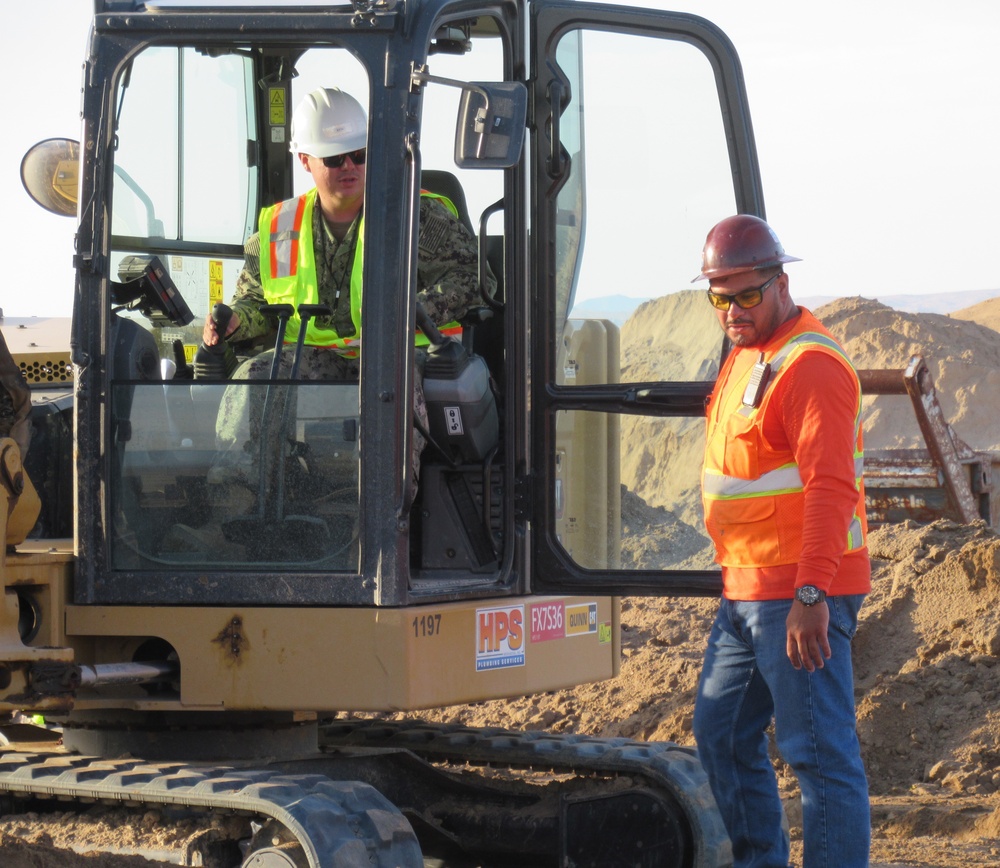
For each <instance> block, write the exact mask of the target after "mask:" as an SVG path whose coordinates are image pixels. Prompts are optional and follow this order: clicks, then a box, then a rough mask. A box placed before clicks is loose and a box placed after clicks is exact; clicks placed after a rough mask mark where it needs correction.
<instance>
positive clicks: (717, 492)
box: [703, 464, 802, 500]
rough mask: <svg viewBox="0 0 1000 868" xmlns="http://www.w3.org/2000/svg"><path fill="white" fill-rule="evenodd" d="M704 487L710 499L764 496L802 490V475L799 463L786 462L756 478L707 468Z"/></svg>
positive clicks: (706, 495)
mask: <svg viewBox="0 0 1000 868" xmlns="http://www.w3.org/2000/svg"><path fill="white" fill-rule="evenodd" d="M703 488H704V492H705V497H707V498H708V499H710V500H735V499H737V498H741V497H764V496H767V495H775V494H786V493H790V492H793V491H802V477H801V476H800V475H799V468H798V465H797V464H786V465H785V466H784V467H779V468H778V469H777V470H771V471H769V472H767V473H765V474H763V475H762V476H759V477H757V478H756V479H739V478H738V477H736V476H725V475H723V474H721V473H717V472H716V471H714V470H708V469H706V470H705V481H704V486H703Z"/></svg>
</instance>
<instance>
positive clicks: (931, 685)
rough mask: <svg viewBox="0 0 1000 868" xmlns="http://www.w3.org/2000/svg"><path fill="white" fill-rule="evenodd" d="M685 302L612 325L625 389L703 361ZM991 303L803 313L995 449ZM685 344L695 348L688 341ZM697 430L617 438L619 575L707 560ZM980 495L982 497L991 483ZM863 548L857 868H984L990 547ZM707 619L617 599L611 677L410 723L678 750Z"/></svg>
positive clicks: (995, 705) (63, 831)
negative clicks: (652, 565)
mask: <svg viewBox="0 0 1000 868" xmlns="http://www.w3.org/2000/svg"><path fill="white" fill-rule="evenodd" d="M694 299H695V296H693V295H690V296H686V295H684V294H677V295H676V296H670V297H667V298H664V299H659V300H657V302H656V304H655V305H653V304H651V305H644V306H643V308H642V309H641V311H640V313H641V316H638V317H633V321H630V324H626V327H625V328H624V329H623V350H624V361H625V368H626V370H630V371H631V378H632V379H634V380H641V379H647V378H648V379H684V378H685V373H684V372H682V371H681V370H680V369H676V370H671V369H669V365H671V364H673V360H675V359H676V360H688V363H689V360H690V359H692V358H708V357H709V356H710V354H711V353H712V352H713V350H712V347H713V346H714V343H713V342H714V341H715V340H716V337H715V335H714V333H712V334H710V333H709V332H708V331H707V330H706V329H702V328H690V327H687V326H686V325H685V327H680V326H679V325H678V323H679V322H680V323H685V324H687V323H689V322H691V319H690V317H692V316H695V315H696V313H695V311H700V312H701V314H703V313H704V309H705V308H704V305H703V304H702V305H700V306H697V307H696V306H695V305H694ZM699 300H701V299H700V297H699ZM701 301H702V302H703V300H701ZM998 304H1000V299H994V300H992V301H991V302H987V303H985V304H984V305H979V306H977V307H976V308H970V309H969V310H968V311H963V312H959V313H957V314H954V315H953V316H952V317H944V316H937V315H922V316H921V315H915V314H901V313H898V312H896V311H893V310H891V309H890V308H887V307H885V306H884V305H880V304H879V303H878V302H876V301H872V300H867V299H860V298H859V299H842V300H840V301H838V302H835V303H833V304H832V305H828V306H826V307H824V308H821V309H820V310H819V311H817V312H816V313H817V315H819V316H820V317H821V319H823V321H824V322H826V323H827V325H828V326H829V327H830V328H831V329H832V330H833V331H834V332H835V333H836V334H837V335H838V337H840V338H841V340H842V341H843V342H844V343H845V346H847V348H848V350H849V352H850V353H851V354H852V356H853V357H854V359H855V363H856V364H857V366H858V367H862V368H883V369H884V368H902V367H903V366H904V365H905V364H906V361H907V359H908V357H909V355H910V354H911V353H918V352H919V353H922V354H923V355H924V356H925V357H926V358H927V359H928V360H929V363H930V365H931V368H932V370H933V372H934V379H935V383H936V385H937V388H938V392H939V397H940V399H941V404H942V406H943V408H944V413H945V416H946V418H947V419H949V420H950V421H951V423H952V424H953V425H954V426H955V429H956V430H957V433H958V434H959V435H960V436H961V438H962V439H964V440H965V442H967V443H969V444H970V445H971V446H972V447H973V448H975V449H977V450H986V451H993V452H994V453H996V452H997V451H998V450H1000V426H998V425H997V419H998V415H997V407H1000V335H998V334H997V332H996V331H994V329H997V328H998V325H1000V320H998V311H1000V308H998ZM689 307H690V311H689V310H688V308H689ZM701 314H698V315H701ZM710 325H711V326H712V327H714V328H717V326H716V325H715V324H714V323H710ZM664 336H667V337H668V338H670V341H667V340H666V339H665V338H664ZM682 338H686V341H687V342H686V343H685V341H684V340H682ZM694 341H699V342H701V343H704V345H705V346H704V348H702V347H694V346H693V342H694ZM699 353H701V355H699ZM629 366H631V368H629ZM665 366H667V367H665ZM687 376H692V377H693V376H694V374H693V373H690V372H688V374H687ZM623 429H624V426H623ZM865 431H866V450H868V449H871V450H875V449H882V448H899V447H910V446H913V445H918V443H919V431H916V426H915V424H914V421H913V414H912V408H910V407H909V406H908V405H907V402H906V400H905V399H899V398H894V397H888V398H886V397H877V398H874V399H871V398H867V399H866V419H865ZM698 436H699V431H698V429H697V426H692V427H691V431H685V430H680V431H679V432H678V434H677V436H676V437H675V438H674V439H673V440H670V441H669V442H667V440H665V439H664V438H663V437H659V438H657V437H652V436H645V435H643V434H642V433H641V432H639V431H636V432H635V433H633V434H628V433H626V435H625V438H624V442H625V443H626V444H629V443H633V444H635V446H634V450H633V451H632V452H631V453H630V454H629V455H627V456H623V462H622V465H623V481H624V482H625V484H626V486H627V490H626V492H625V497H624V498H623V524H624V525H625V526H626V528H627V530H628V533H629V535H630V539H629V543H628V550H627V551H625V552H624V553H623V557H626V558H632V559H633V564H634V565H636V566H638V565H641V561H642V559H643V558H644V557H649V556H650V554H649V553H654V554H656V553H659V552H661V551H662V550H663V549H664V548H665V546H664V541H668V542H669V546H667V547H672V548H673V549H674V550H675V556H676V551H677V550H680V551H681V552H682V560H683V559H684V558H687V563H689V564H690V565H691V566H705V565H707V564H705V563H704V559H705V553H704V548H703V547H704V544H705V543H706V540H705V538H704V536H703V535H702V533H701V532H700V530H699V529H698V526H697V520H696V518H694V514H695V512H696V505H695V504H694V502H693V501H692V498H696V496H697V491H696V489H697V472H696V471H695V472H694V475H693V478H687V477H686V476H685V474H684V473H682V472H679V471H678V469H677V467H676V466H675V467H673V468H671V467H670V466H669V465H670V460H671V455H672V456H673V457H674V459H675V460H679V461H682V462H683V464H684V465H685V468H686V469H689V468H690V467H691V466H692V465H693V466H695V467H696V466H697V451H698V446H697V444H696V443H693V442H692V439H691V438H697V437H698ZM685 437H686V438H689V439H688V440H686V441H685V439H684V438H685ZM667 447H669V448H667ZM657 449H661V450H662V451H660V452H657V451H655V450H657ZM668 453H669V454H668ZM651 468H655V469H656V470H657V472H656V473H654V472H652V470H651ZM996 476H997V472H996V470H994V478H996ZM994 485H995V487H997V488H1000V481H995V482H994ZM667 506H669V510H668V509H667V508H666V507H667ZM869 544H870V551H871V557H872V565H873V589H872V593H871V595H870V596H869V598H868V600H867V601H866V603H865V606H864V608H863V610H862V613H861V619H860V625H859V629H858V634H857V637H856V639H855V642H854V649H853V654H854V664H855V675H856V688H855V696H856V703H857V709H858V730H859V733H860V737H861V744H862V750H863V754H864V760H865V764H866V768H867V772H868V777H869V784H870V794H871V800H872V819H873V833H874V834H873V846H872V865H873V866H877V868H918V866H919V868H928V866H934V868H965V866H977V865H983V866H987V865H989V866H1000V537H998V536H997V534H996V533H995V532H994V531H993V530H991V529H989V528H987V527H986V526H985V524H980V525H973V526H969V525H961V524H957V523H954V522H952V521H948V520H941V521H937V522H935V523H933V524H929V525H917V524H915V523H910V522H905V523H901V524H891V525H886V526H884V527H882V528H879V529H877V530H874V531H873V532H872V534H871V536H870V539H869ZM714 608H715V603H714V601H712V600H707V599H660V598H639V597H633V598H627V599H624V600H623V601H622V667H621V673H620V676H619V677H618V678H616V679H614V680H612V681H607V682H601V683H597V684H590V685H583V686H580V687H578V688H575V689H573V690H566V691H561V692H558V693H548V694H543V695H537V696H531V697H526V698H522V699H516V700H498V701H493V702H485V703H479V704H476V705H472V706H461V707H454V708H448V709H443V710H440V711H438V712H435V713H432V714H424V715H423V716H424V717H426V718H428V719H431V720H439V721H445V722H453V723H461V724H465V725H470V726H504V727H511V728H527V729H547V730H553V731H556V732H566V733H571V732H572V733H584V734H591V735H602V736H627V737H630V738H637V739H653V740H667V741H674V742H678V743H680V744H686V745H689V744H692V737H691V716H692V708H693V697H694V692H695V687H696V684H697V679H698V675H699V672H700V670H701V660H702V655H703V652H704V647H705V641H706V637H707V635H708V629H709V625H710V623H711V619H712V617H713V614H714ZM775 763H776V767H777V769H778V775H779V783H780V786H781V790H782V794H783V797H784V799H785V803H786V810H787V814H788V817H789V823H790V828H791V833H792V839H793V857H794V859H793V861H794V862H796V864H801V811H800V808H799V804H798V790H797V784H796V782H795V779H794V776H793V775H792V774H791V773H790V772H789V770H788V769H787V768H786V767H784V766H783V764H782V763H781V761H780V759H779V758H778V757H775ZM157 821H158V818H157V816H156V814H155V812H151V813H150V814H148V815H147V816H146V817H144V818H143V822H144V823H145V822H148V823H151V824H155V823H156V822H157ZM16 822H17V821H16V820H14V821H9V820H5V821H3V822H0V868H140V866H143V868H148V866H150V865H156V864H163V863H155V862H149V861H147V860H144V859H139V858H135V857H129V856H125V855H103V856H97V855H93V854H91V855H87V854H85V853H74V852H70V851H67V850H65V849H57V848H56V847H54V846H53V845H54V844H59V845H65V844H67V843H68V842H72V840H73V838H74V836H77V837H79V836H78V835H77V833H76V832H74V829H73V826H72V822H73V817H72V816H71V815H67V816H66V817H65V821H64V822H62V823H60V824H57V826H56V828H54V829H51V830H50V832H49V835H50V837H49V838H45V837H44V836H38V835H35V836H33V837H32V836H29V839H28V840H27V841H26V840H25V839H24V838H22V837H19V835H20V834H21V833H22V832H23V828H22V829H20V830H19V829H18V828H16ZM107 833H108V834H109V835H112V836H114V835H116V834H117V835H119V836H120V837H121V838H122V840H124V839H125V837H126V830H124V829H117V830H116V829H115V828H113V827H111V828H109V829H108V830H107Z"/></svg>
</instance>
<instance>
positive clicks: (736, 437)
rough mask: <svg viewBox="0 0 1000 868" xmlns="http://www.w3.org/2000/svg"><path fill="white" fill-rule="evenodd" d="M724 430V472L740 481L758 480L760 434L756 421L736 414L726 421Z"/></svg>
mask: <svg viewBox="0 0 1000 868" xmlns="http://www.w3.org/2000/svg"><path fill="white" fill-rule="evenodd" d="M723 430H724V432H725V444H726V446H725V456H724V458H723V465H722V472H723V473H724V474H725V475H726V476H735V477H737V478H738V479H756V478H757V477H758V476H760V471H759V464H758V459H757V456H758V453H759V451H760V432H759V431H758V430H757V426H756V425H755V424H754V420H753V419H748V418H747V417H746V416H740V415H739V414H736V413H734V414H733V415H731V416H730V417H729V418H728V419H726V421H725V424H724V426H723Z"/></svg>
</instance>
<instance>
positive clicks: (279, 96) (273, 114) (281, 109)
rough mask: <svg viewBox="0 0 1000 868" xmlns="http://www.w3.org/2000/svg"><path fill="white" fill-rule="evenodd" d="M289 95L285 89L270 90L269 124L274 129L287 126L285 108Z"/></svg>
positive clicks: (268, 94) (268, 99) (268, 98)
mask: <svg viewBox="0 0 1000 868" xmlns="http://www.w3.org/2000/svg"><path fill="white" fill-rule="evenodd" d="M287 99H288V95H287V93H286V92H285V89H284V88H283V87H272V88H269V90H268V93H267V102H268V110H269V112H268V113H269V118H268V120H269V122H270V124H271V126H272V127H283V126H284V125H285V106H286V104H287Z"/></svg>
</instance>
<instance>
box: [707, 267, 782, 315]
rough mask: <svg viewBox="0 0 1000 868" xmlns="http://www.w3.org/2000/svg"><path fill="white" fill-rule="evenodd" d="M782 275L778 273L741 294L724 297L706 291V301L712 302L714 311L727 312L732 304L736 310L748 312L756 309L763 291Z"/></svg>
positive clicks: (720, 294)
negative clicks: (753, 308)
mask: <svg viewBox="0 0 1000 868" xmlns="http://www.w3.org/2000/svg"><path fill="white" fill-rule="evenodd" d="M783 273H784V272H781V271H779V272H778V273H777V274H776V275H774V277H772V278H771V279H770V280H766V281H764V283H762V284H761V285H760V286H752V287H750V289H744V290H743V291H742V292H736V293H733V295H725V294H723V293H718V292H712V290H708V300H709V301H710V302H712V307H714V308H715V309H716V310H729V308H730V307H731V306H732V304H733V303H734V302H735V304H736V306H737V307H738V308H741V309H743V310H750V308H752V307H757V305H758V304H760V303H761V302H762V301H763V300H764V290H765V289H767V288H768V287H769V286H770V285H771V284H772V283H774V281H776V280H777V279H778V278H779V277H781V275H782V274H783Z"/></svg>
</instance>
